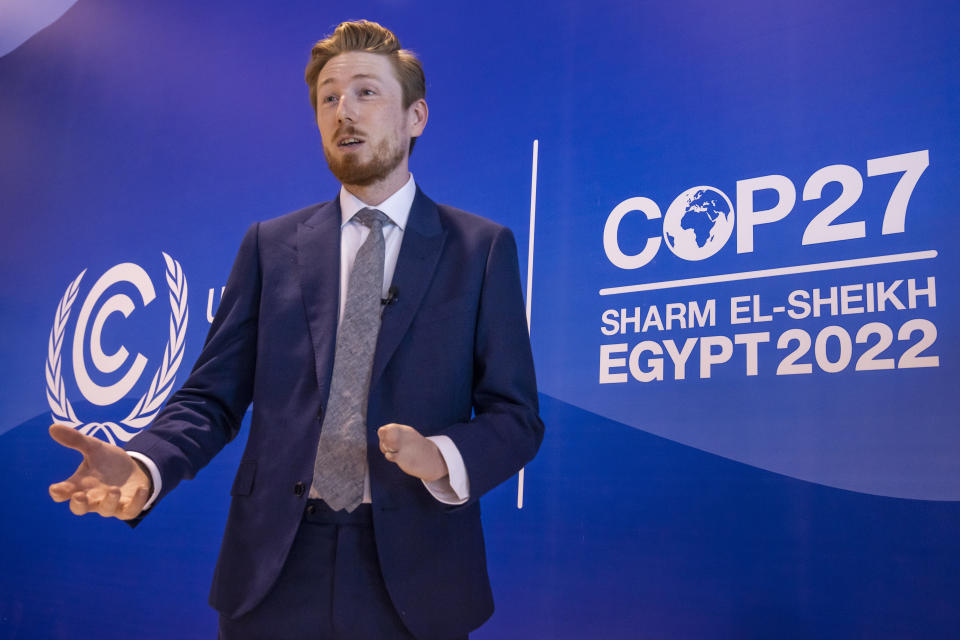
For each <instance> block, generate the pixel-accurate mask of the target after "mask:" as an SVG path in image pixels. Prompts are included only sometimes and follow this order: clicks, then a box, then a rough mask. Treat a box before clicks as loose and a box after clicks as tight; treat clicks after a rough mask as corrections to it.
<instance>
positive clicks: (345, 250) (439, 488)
mask: <svg viewBox="0 0 960 640" xmlns="http://www.w3.org/2000/svg"><path fill="white" fill-rule="evenodd" d="M416 195H417V185H416V183H415V182H414V181H413V176H412V175H411V176H410V177H409V179H408V180H407V182H406V184H404V185H403V186H402V187H400V189H399V190H397V191H396V192H395V193H394V194H393V195H392V196H390V197H389V198H387V199H386V200H384V201H383V202H381V203H380V204H378V205H376V206H375V207H371V208H374V209H377V210H379V211H382V212H383V213H384V214H385V215H386V216H387V217H388V218H389V219H390V220H389V222H387V223H386V224H385V225H384V226H383V239H384V244H385V247H384V261H383V297H384V298H386V297H387V293H388V291H389V290H390V283H391V282H392V281H393V272H394V270H395V269H396V267H397V256H399V255H400V244H401V242H402V241H403V231H404V229H405V228H406V226H407V219H408V218H409V217H410V207H411V206H412V205H413V199H414V197H416ZM366 207H370V205H368V204H365V203H364V202H362V201H361V200H360V199H359V198H357V197H356V196H354V195H353V194H352V193H350V192H349V191H347V190H346V189H345V188H344V187H340V213H341V222H340V315H339V317H340V318H342V317H343V308H344V305H345V304H346V300H347V284H348V281H349V279H350V272H351V271H352V270H353V262H354V260H355V259H356V257H357V251H358V250H359V249H360V245H361V244H363V241H364V240H366V238H367V235H368V234H369V233H370V229H369V228H367V227H365V226H363V225H362V224H360V223H359V222H357V221H355V220H353V219H352V218H353V216H354V214H356V213H357V212H358V211H360V209H364V208H366ZM338 326H339V320H338ZM410 426H411V427H413V428H416V427H417V425H415V424H414V425H410ZM429 439H430V440H431V441H433V443H434V444H435V445H437V448H438V449H439V450H440V455H441V456H443V460H444V462H445V463H446V465H447V471H448V472H449V474H448V475H447V476H446V477H443V478H440V479H439V480H436V481H434V482H424V483H423V484H424V486H425V487H426V488H427V490H428V491H429V492H430V493H431V495H433V497H434V498H436V499H437V500H438V501H440V502H443V503H444V504H452V505H457V504H463V503H465V502H466V501H467V500H468V499H469V498H470V480H469V478H468V477H467V470H466V467H465V466H464V463H463V457H462V456H461V455H460V451H459V450H458V449H457V446H456V445H455V444H454V443H453V440H451V439H450V438H449V437H447V436H442V435H441V436H429ZM127 453H128V454H129V455H130V456H131V457H133V458H134V459H136V460H139V461H140V462H142V463H143V464H144V466H146V467H147V469H148V470H149V471H150V477H151V479H152V480H153V494H152V495H151V496H150V499H149V500H147V504H146V505H145V506H144V509H148V508H150V507H151V506H152V505H153V503H154V502H155V501H156V499H157V496H158V495H159V494H160V489H161V485H160V482H161V481H160V470H159V469H158V468H157V465H156V463H154V461H153V460H151V459H150V458H148V457H147V456H145V455H143V454H141V453H138V452H136V451H128V452H127ZM363 502H366V503H369V502H370V471H369V469H368V470H367V472H366V476H365V478H364V482H363Z"/></svg>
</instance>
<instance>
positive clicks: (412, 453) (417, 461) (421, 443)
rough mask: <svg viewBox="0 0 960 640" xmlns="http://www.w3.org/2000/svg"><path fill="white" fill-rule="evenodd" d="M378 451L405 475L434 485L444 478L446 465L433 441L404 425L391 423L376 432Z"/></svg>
mask: <svg viewBox="0 0 960 640" xmlns="http://www.w3.org/2000/svg"><path fill="white" fill-rule="evenodd" d="M377 435H378V436H379V437H380V451H382V452H383V455H384V457H385V458H386V459H387V460H389V461H390V462H393V463H394V464H396V465H397V466H398V467H400V468H401V469H402V470H403V471H404V473H406V474H408V475H411V476H414V477H416V478H420V479H421V480H423V481H424V482H433V481H435V480H439V479H440V478H442V477H444V476H446V475H447V473H448V472H447V463H446V462H444V461H443V456H442V455H440V449H438V448H437V445H435V444H434V443H433V441H431V440H428V439H427V438H425V437H423V436H422V435H420V432H419V431H417V430H416V429H414V428H413V427H408V426H407V425H405V424H396V423H393V422H391V423H390V424H385V425H383V426H382V427H380V428H379V429H377Z"/></svg>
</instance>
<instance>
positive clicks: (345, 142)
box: [337, 137, 363, 148]
mask: <svg viewBox="0 0 960 640" xmlns="http://www.w3.org/2000/svg"><path fill="white" fill-rule="evenodd" d="M361 144H363V140H361V139H360V138H354V137H350V138H344V139H342V140H340V141H339V142H338V143H337V146H338V147H340V148H345V147H355V146H357V145H361Z"/></svg>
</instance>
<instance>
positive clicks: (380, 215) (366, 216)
mask: <svg viewBox="0 0 960 640" xmlns="http://www.w3.org/2000/svg"><path fill="white" fill-rule="evenodd" d="M353 219H354V220H356V221H357V222H359V223H360V224H362V225H363V226H365V227H367V228H369V229H371V230H380V229H382V228H383V224H384V223H385V222H386V221H387V220H389V218H387V214H385V213H384V212H383V211H380V210H379V209H371V208H369V207H368V208H366V209H360V211H357V212H356V213H355V214H353Z"/></svg>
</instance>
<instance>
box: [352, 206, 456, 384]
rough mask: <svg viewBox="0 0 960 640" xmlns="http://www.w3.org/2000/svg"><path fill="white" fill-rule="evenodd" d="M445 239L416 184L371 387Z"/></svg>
mask: <svg viewBox="0 0 960 640" xmlns="http://www.w3.org/2000/svg"><path fill="white" fill-rule="evenodd" d="M445 238H446V232H445V231H444V230H443V227H441V226H440V216H439V214H438V213H437V205H436V204H434V202H433V201H432V200H430V198H428V197H427V196H426V195H424V193H423V192H422V191H420V189H419V187H418V188H417V195H416V197H415V198H414V200H413V205H412V206H411V208H410V218H409V219H408V220H407V227H406V229H404V232H403V243H402V244H401V245H400V255H399V256H397V267H396V269H395V270H394V273H393V283H392V286H395V287H396V290H397V301H396V303H394V304H392V305H390V306H388V307H387V308H386V309H384V312H383V323H382V324H381V326H380V335H379V337H378V339H377V350H376V352H375V354H374V356H373V372H372V375H371V379H370V387H371V388H373V387H374V385H375V384H376V383H377V380H378V378H379V377H380V375H381V374H382V373H383V369H384V368H385V367H386V366H387V362H389V361H390V357H391V356H392V355H393V352H394V351H396V349H397V346H398V345H399V344H400V341H401V339H402V338H403V336H404V334H405V333H406V332H407V329H408V328H409V327H410V323H411V322H412V321H413V318H414V316H415V315H416V313H417V310H418V309H419V308H420V304H421V302H422V301H423V296H424V295H425V294H426V292H427V289H428V288H429V287H430V282H431V280H432V279H433V272H434V270H435V269H436V267H437V262H438V261H439V259H440V253H441V251H442V250H443V242H444V239H445Z"/></svg>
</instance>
